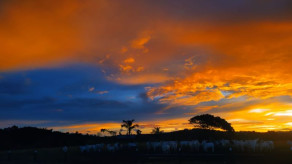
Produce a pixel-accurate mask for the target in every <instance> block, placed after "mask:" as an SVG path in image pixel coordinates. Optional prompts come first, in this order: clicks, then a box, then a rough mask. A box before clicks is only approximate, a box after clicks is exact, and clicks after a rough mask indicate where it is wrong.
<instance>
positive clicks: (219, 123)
mask: <svg viewBox="0 0 292 164" xmlns="http://www.w3.org/2000/svg"><path fill="white" fill-rule="evenodd" d="M189 122H190V123H191V124H194V125H195V126H196V127H199V128H203V129H214V128H219V129H222V130H226V131H228V132H234V129H233V127H232V126H231V124H230V123H228V122H227V121H226V120H225V119H223V118H220V117H218V116H217V117H215V116H213V115H211V114H202V115H198V116H195V117H193V118H191V119H190V120H189Z"/></svg>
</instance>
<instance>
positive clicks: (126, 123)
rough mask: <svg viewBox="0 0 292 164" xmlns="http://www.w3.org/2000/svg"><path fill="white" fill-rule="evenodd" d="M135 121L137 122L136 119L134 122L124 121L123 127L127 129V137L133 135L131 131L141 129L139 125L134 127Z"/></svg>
mask: <svg viewBox="0 0 292 164" xmlns="http://www.w3.org/2000/svg"><path fill="white" fill-rule="evenodd" d="M134 121H135V120H134V119H133V120H123V123H122V125H121V127H122V128H126V129H127V135H131V131H132V130H133V129H134V128H136V127H139V125H138V124H135V125H133V122H134Z"/></svg>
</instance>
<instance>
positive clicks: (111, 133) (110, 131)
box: [100, 129, 117, 136]
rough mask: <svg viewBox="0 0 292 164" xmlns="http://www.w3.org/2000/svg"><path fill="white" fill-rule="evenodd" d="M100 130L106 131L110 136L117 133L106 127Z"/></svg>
mask: <svg viewBox="0 0 292 164" xmlns="http://www.w3.org/2000/svg"><path fill="white" fill-rule="evenodd" d="M100 132H102V133H105V132H107V133H109V134H110V135H111V136H116V135H117V132H115V131H112V130H108V129H100Z"/></svg>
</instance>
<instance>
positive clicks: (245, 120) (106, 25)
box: [0, 0, 292, 134]
mask: <svg viewBox="0 0 292 164" xmlns="http://www.w3.org/2000/svg"><path fill="white" fill-rule="evenodd" d="M0 47H1V48H0V128H4V127H8V126H12V125H17V126H21V127H23V126H35V127H45V128H52V129H54V130H59V131H63V132H75V131H79V132H81V133H90V134H97V133H98V132H99V131H100V129H101V128H107V129H112V130H117V131H118V130H119V129H120V124H121V122H122V120H129V119H135V121H136V122H137V123H138V124H139V125H140V129H141V130H142V133H149V132H150V131H151V129H152V128H153V127H155V126H159V127H161V129H162V130H164V131H175V130H182V129H186V128H188V129H190V128H192V125H190V124H189V123H188V120H189V119H190V118H191V117H193V116H195V115H199V114H204V113H209V114H213V115H216V116H220V117H222V118H224V119H226V120H227V121H228V122H230V123H231V124H232V126H233V127H234V129H235V130H236V131H260V132H264V131H281V130H292V120H291V118H292V76H291V75H292V2H291V1H290V0H221V1H218V0H194V1H189V0H180V1H176V0H139V1H135V0H123V1H119V0H86V1H84V0H42V1H39V0H25V1H23V0H0Z"/></svg>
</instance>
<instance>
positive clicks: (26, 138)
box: [0, 126, 292, 150]
mask: <svg viewBox="0 0 292 164" xmlns="http://www.w3.org/2000/svg"><path fill="white" fill-rule="evenodd" d="M0 138H1V140H0V150H15V149H35V148H50V147H62V146H79V145H86V144H97V143H116V142H148V141H183V140H200V141H202V140H221V139H228V140H233V139H237V140H250V139H262V140H273V141H280V142H283V141H284V142H286V141H287V140H292V133H291V132H290V131H287V132H265V133H260V132H234V133H228V132H225V131H217V130H209V129H192V130H187V129H185V130H180V131H174V132H164V133H159V134H141V135H131V136H121V137H120V136H107V137H99V136H96V135H84V134H81V133H62V132H56V131H53V130H52V129H44V128H35V127H23V128H18V127H17V126H13V127H9V128H4V129H0Z"/></svg>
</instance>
